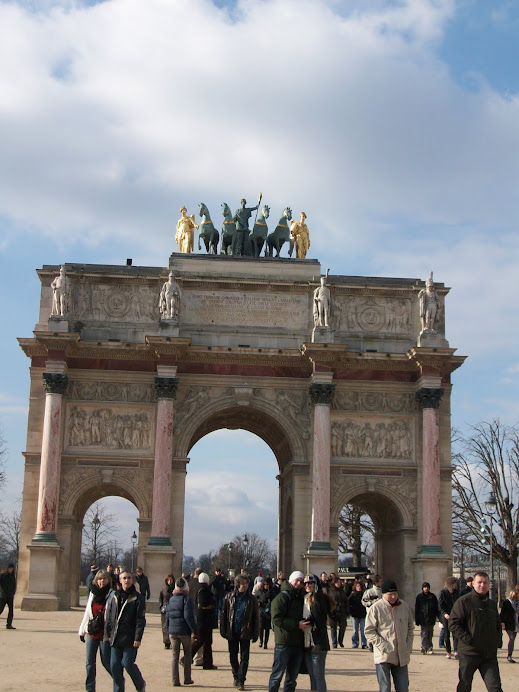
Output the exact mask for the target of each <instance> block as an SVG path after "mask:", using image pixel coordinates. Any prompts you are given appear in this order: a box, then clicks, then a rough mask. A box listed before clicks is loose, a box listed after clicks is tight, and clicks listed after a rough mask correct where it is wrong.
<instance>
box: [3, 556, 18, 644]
mask: <svg viewBox="0 0 519 692" xmlns="http://www.w3.org/2000/svg"><path fill="white" fill-rule="evenodd" d="M15 593H16V575H15V573H14V565H13V563H12V562H11V563H10V564H9V565H8V566H7V572H4V573H3V574H0V615H1V614H2V613H3V612H4V608H5V606H7V624H6V626H5V628H6V629H8V630H15V629H16V627H13V603H14V594H15Z"/></svg>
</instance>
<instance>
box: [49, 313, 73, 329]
mask: <svg viewBox="0 0 519 692" xmlns="http://www.w3.org/2000/svg"><path fill="white" fill-rule="evenodd" d="M48 325H49V332H60V333H63V332H68V319H67V318H66V317H62V316H61V315H51V316H50V317H49V322H48Z"/></svg>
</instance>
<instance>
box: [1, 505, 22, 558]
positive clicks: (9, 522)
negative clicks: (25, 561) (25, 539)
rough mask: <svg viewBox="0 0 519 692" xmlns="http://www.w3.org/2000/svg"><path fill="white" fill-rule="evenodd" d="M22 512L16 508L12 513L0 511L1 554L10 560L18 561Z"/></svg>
mask: <svg viewBox="0 0 519 692" xmlns="http://www.w3.org/2000/svg"><path fill="white" fill-rule="evenodd" d="M21 523H22V514H21V512H20V511H19V510H15V511H13V512H11V513H10V514H9V513H7V512H0V554H2V555H5V556H6V557H7V559H8V560H9V561H14V562H18V555H19V553H20V526H21Z"/></svg>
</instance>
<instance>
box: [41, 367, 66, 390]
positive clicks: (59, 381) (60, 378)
mask: <svg viewBox="0 0 519 692" xmlns="http://www.w3.org/2000/svg"><path fill="white" fill-rule="evenodd" d="M67 384H68V377H67V375H63V374H62V373H59V372H44V373H43V386H44V387H45V392H46V393H47V394H64V393H65V389H66V388H67Z"/></svg>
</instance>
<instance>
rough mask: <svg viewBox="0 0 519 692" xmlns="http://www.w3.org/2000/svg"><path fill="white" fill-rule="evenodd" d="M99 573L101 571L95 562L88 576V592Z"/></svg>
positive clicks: (86, 582)
mask: <svg viewBox="0 0 519 692" xmlns="http://www.w3.org/2000/svg"><path fill="white" fill-rule="evenodd" d="M98 571H99V568H98V566H97V565H96V563H95V562H93V563H92V564H91V565H90V572H89V573H88V576H87V578H86V581H85V584H86V587H87V591H88V589H89V588H90V584H91V583H92V582H93V581H94V577H95V575H96V574H97V573H98Z"/></svg>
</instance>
